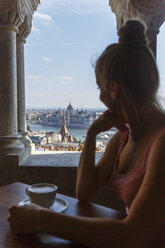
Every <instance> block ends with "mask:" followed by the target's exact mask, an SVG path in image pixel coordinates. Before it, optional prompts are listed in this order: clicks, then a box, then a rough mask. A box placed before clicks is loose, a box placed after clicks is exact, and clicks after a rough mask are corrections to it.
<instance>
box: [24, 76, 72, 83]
mask: <svg viewBox="0 0 165 248" xmlns="http://www.w3.org/2000/svg"><path fill="white" fill-rule="evenodd" d="M25 79H26V82H27V83H30V84H48V83H49V84H53V83H58V82H59V83H64V82H68V81H71V80H72V77H70V76H63V75H62V76H52V77H51V76H48V75H31V74H28V75H26V76H25Z"/></svg>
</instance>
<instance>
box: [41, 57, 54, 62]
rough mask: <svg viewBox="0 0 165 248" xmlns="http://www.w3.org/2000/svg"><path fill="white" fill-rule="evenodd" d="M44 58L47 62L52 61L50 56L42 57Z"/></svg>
mask: <svg viewBox="0 0 165 248" xmlns="http://www.w3.org/2000/svg"><path fill="white" fill-rule="evenodd" d="M42 60H44V61H46V62H51V61H52V60H51V59H50V58H49V57H42Z"/></svg>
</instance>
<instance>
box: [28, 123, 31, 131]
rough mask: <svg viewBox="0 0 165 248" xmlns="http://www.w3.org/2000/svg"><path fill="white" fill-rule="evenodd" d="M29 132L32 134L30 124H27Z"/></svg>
mask: <svg viewBox="0 0 165 248" xmlns="http://www.w3.org/2000/svg"><path fill="white" fill-rule="evenodd" d="M27 131H29V132H31V129H30V124H27Z"/></svg>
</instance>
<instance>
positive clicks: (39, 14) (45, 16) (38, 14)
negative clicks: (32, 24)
mask: <svg viewBox="0 0 165 248" xmlns="http://www.w3.org/2000/svg"><path fill="white" fill-rule="evenodd" d="M34 16H35V17H36V18H38V19H40V20H44V21H51V20H52V17H51V16H50V15H47V14H41V13H39V12H38V13H37V12H36V13H34Z"/></svg>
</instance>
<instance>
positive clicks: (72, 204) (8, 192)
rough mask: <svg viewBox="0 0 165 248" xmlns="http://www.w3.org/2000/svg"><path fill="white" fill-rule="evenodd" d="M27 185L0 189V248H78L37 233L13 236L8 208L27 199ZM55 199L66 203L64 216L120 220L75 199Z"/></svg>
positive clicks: (114, 214)
mask: <svg viewBox="0 0 165 248" xmlns="http://www.w3.org/2000/svg"><path fill="white" fill-rule="evenodd" d="M26 187H28V185H27V184H23V183H13V184H9V185H6V186H2V187H0V248H33V247H34V248H53V247H56V248H80V247H82V246H79V245H75V244H73V243H71V242H69V241H66V240H63V239H59V238H57V237H54V236H52V235H48V234H44V233H38V234H35V235H30V236H18V235H15V234H13V232H12V230H11V229H10V227H9V224H8V222H7V221H6V219H7V216H8V215H9V214H8V208H9V206H11V205H13V204H16V205H17V204H18V203H19V202H20V201H22V200H23V199H25V198H27V195H26V193H25V189H26ZM57 197H60V198H61V199H63V200H65V201H67V202H68V209H67V210H66V211H65V214H67V215H72V216H88V217H105V218H113V219H122V218H123V217H124V216H123V214H122V213H120V212H119V211H116V210H112V209H109V208H106V207H102V206H100V205H96V204H93V203H89V204H88V203H80V202H79V201H78V200H77V199H75V198H72V197H69V196H66V195H62V194H57Z"/></svg>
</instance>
